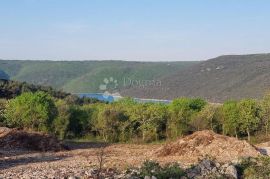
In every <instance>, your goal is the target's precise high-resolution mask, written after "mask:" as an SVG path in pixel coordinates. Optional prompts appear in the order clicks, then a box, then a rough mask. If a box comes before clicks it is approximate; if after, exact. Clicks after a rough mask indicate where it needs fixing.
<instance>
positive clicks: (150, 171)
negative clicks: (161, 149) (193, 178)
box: [140, 160, 185, 179]
mask: <svg viewBox="0 0 270 179" xmlns="http://www.w3.org/2000/svg"><path fill="white" fill-rule="evenodd" d="M140 176H141V177H142V178H143V177H145V176H155V177H156V178H158V179H164V178H180V177H182V176H185V172H184V170H183V169H182V168H181V167H180V166H179V165H178V164H177V163H171V164H167V165H165V166H164V167H161V166H160V165H159V163H158V162H156V161H150V160H146V161H145V162H144V163H143V165H142V167H141V169H140Z"/></svg>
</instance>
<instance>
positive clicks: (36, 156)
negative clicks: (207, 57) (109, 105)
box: [0, 131, 259, 178]
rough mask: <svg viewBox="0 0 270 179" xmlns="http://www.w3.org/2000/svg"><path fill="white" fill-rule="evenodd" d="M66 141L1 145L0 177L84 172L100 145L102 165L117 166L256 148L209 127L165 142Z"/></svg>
mask: <svg viewBox="0 0 270 179" xmlns="http://www.w3.org/2000/svg"><path fill="white" fill-rule="evenodd" d="M0 142H1V140H0ZM66 145H67V146H68V147H69V150H62V151H59V152H54V151H49V152H41V151H29V150H27V149H25V148H24V149H18V148H16V150H15V149H13V150H7V149H5V148H1V151H0V153H1V156H0V178H16V177H17V178H31V177H32V178H37V177H38V178H53V177H56V178H57V177H65V176H66V177H67V176H88V175H90V174H89V172H90V171H91V169H93V168H95V166H96V165H97V164H98V157H97V156H98V153H99V152H100V151H101V150H102V149H103V148H104V155H103V158H104V159H105V164H104V168H117V169H118V170H125V169H127V168H129V167H136V166H137V167H138V166H140V165H141V164H142V162H143V161H144V160H146V159H149V160H156V161H159V162H160V163H161V164H165V163H171V162H178V163H179V164H180V165H182V166H183V167H185V166H188V165H190V164H194V163H196V162H197V161H198V159H199V158H203V157H204V156H205V155H209V156H211V157H213V158H216V159H217V160H218V161H220V162H225V161H228V160H229V161H232V160H236V159H237V158H238V157H248V156H257V155H259V152H258V151H257V150H256V148H255V147H253V146H252V145H250V144H248V143H247V142H245V141H239V140H237V139H235V138H231V137H226V136H222V135H218V134H215V133H213V132H211V131H200V132H196V133H194V134H192V135H190V136H187V137H185V138H182V139H179V140H176V141H175V142H171V143H167V144H166V145H162V144H156V145H154V144H146V145H137V144H111V145H109V144H104V143H91V142H87V143H74V142H72V143H67V144H66ZM0 146H1V143H0Z"/></svg>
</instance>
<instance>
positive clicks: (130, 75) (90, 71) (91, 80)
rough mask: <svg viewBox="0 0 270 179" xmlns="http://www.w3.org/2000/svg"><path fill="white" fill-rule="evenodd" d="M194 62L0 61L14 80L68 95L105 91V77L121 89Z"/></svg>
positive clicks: (153, 78) (180, 68) (4, 69)
mask: <svg viewBox="0 0 270 179" xmlns="http://www.w3.org/2000/svg"><path fill="white" fill-rule="evenodd" d="M194 63H196V62H169V63H167V62H126V61H12V60H0V70H1V71H2V74H3V75H4V74H5V76H7V75H8V76H9V78H10V79H12V80H17V81H26V82H28V83H33V84H37V85H46V86H52V87H54V88H57V89H63V90H64V91H67V92H76V93H90V92H102V91H100V89H99V85H100V84H102V83H103V80H104V78H109V77H113V78H114V79H115V80H117V81H118V88H119V89H121V88H122V87H123V86H124V84H123V83H124V78H126V79H132V80H140V81H142V80H155V79H158V78H161V77H164V76H168V75H171V74H173V73H175V72H177V71H179V70H180V71H181V70H182V69H184V68H186V67H189V66H191V65H192V64H194ZM0 75H1V74H0Z"/></svg>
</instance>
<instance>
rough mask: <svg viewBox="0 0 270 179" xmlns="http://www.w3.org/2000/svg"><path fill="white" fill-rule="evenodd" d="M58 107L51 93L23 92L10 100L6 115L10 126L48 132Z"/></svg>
mask: <svg viewBox="0 0 270 179" xmlns="http://www.w3.org/2000/svg"><path fill="white" fill-rule="evenodd" d="M56 114H57V109H56V107H55V104H54V101H53V99H52V98H51V96H50V95H48V94H47V93H44V92H36V93H31V92H29V93H23V94H22V95H20V96H18V97H16V98H15V99H12V100H10V101H9V102H8V104H7V107H6V110H5V117H6V124H7V125H8V126H10V127H21V128H27V129H33V130H37V131H44V132H48V131H50V130H51V125H52V122H53V120H54V118H55V117H56Z"/></svg>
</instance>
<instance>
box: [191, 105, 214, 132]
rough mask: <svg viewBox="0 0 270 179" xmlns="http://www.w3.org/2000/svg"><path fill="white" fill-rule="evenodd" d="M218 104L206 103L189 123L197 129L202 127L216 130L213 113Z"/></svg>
mask: <svg viewBox="0 0 270 179" xmlns="http://www.w3.org/2000/svg"><path fill="white" fill-rule="evenodd" d="M217 108H218V106H217V105H214V104H208V105H206V106H205V107H204V108H203V109H202V110H201V111H200V112H199V113H198V114H197V115H195V116H194V117H193V119H192V120H191V121H190V125H191V126H192V127H193V128H194V129H195V131H199V130H202V129H211V130H213V131H217V130H216V129H217V127H218V121H217V119H216V118H215V113H216V111H217Z"/></svg>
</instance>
